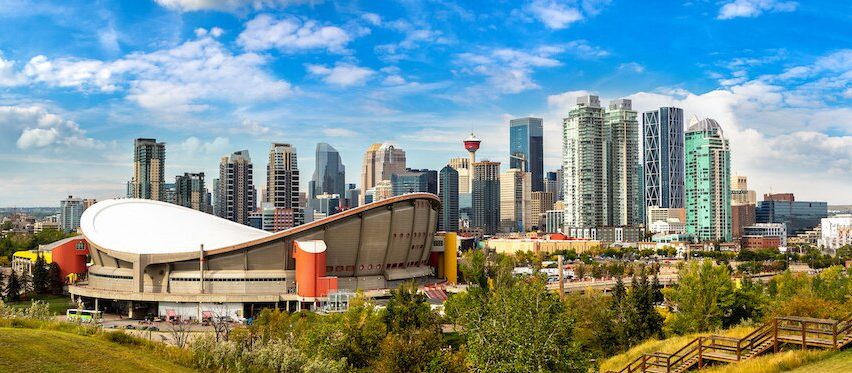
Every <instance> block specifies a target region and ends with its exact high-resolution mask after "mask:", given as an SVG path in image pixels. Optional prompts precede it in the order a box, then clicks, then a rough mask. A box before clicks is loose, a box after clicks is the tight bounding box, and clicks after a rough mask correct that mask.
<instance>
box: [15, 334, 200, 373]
mask: <svg viewBox="0 0 852 373" xmlns="http://www.w3.org/2000/svg"><path fill="white" fill-rule="evenodd" d="M192 371H193V370H191V369H189V368H186V367H183V366H181V365H177V364H174V363H172V362H170V361H167V360H163V359H162V358H161V357H158V356H156V355H154V354H152V353H151V352H149V351H146V350H145V349H142V348H133V347H129V346H122V345H118V344H115V343H110V342H108V341H105V340H103V339H99V338H94V337H84V336H79V335H76V334H70V333H63V332H59V331H51V330H38V329H15V328H0V372H16V373H19V372H192Z"/></svg>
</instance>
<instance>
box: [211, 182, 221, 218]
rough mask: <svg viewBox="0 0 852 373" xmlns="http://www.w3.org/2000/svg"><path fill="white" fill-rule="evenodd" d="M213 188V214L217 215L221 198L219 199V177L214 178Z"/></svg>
mask: <svg viewBox="0 0 852 373" xmlns="http://www.w3.org/2000/svg"><path fill="white" fill-rule="evenodd" d="M211 190H212V191H213V192H212V198H211V203H210V204H211V205H213V214H214V215H216V216H219V203H220V200H219V178H218V177H217V178H214V179H213V187H212V188H211Z"/></svg>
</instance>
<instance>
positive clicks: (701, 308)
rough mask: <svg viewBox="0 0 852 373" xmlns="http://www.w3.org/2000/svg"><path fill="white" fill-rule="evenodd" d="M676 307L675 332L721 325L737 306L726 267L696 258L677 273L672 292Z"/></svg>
mask: <svg viewBox="0 0 852 373" xmlns="http://www.w3.org/2000/svg"><path fill="white" fill-rule="evenodd" d="M670 300H671V303H672V305H673V308H674V310H675V314H674V317H673V319H672V323H671V328H672V331H674V332H675V333H678V334H685V333H695V332H706V331H711V330H715V329H718V328H720V327H722V325H723V321H724V319H725V317H727V316H729V315H730V314H731V309H732V308H733V305H734V283H733V281H732V280H731V276H730V273H729V272H728V269H727V268H726V267H725V266H719V265H714V264H713V262H712V261H710V260H703V261H698V260H693V261H689V262H687V263H686V264H685V265H683V266H682V267H681V269H680V271H679V273H678V284H677V286H676V287H675V288H674V290H673V291H672V292H671V298H670Z"/></svg>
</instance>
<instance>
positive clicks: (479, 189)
mask: <svg viewBox="0 0 852 373" xmlns="http://www.w3.org/2000/svg"><path fill="white" fill-rule="evenodd" d="M472 210H473V211H472V213H473V217H472V219H471V224H472V225H473V227H479V228H482V231H483V232H484V233H485V234H495V233H497V230H498V229H499V227H500V162H489V161H483V162H475V163H474V164H473V208H472Z"/></svg>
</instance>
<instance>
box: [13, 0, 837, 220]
mask: <svg viewBox="0 0 852 373" xmlns="http://www.w3.org/2000/svg"><path fill="white" fill-rule="evenodd" d="M586 93H593V94H597V95H600V96H601V99H602V100H610V99H615V98H621V97H627V98H631V99H633V104H634V109H637V110H639V111H642V110H648V109H652V108H654V107H658V106H662V105H677V106H680V107H683V108H684V109H685V112H686V115H687V116H690V117H691V116H692V115H697V116H699V117H712V118H714V119H716V120H718V121H719V122H720V123H721V125H722V126H723V128H724V129H725V134H726V136H727V137H729V138H730V140H731V147H732V151H733V153H732V162H733V167H734V172H735V173H738V174H744V175H747V176H749V181H750V184H751V187H752V189H756V190H757V192H758V193H759V194H760V193H766V192H770V191H773V192H794V193H796V195H797V198H799V199H803V200H804V199H816V200H827V201H829V202H830V203H836V204H841V203H852V187H850V185H852V106H850V103H852V3H849V2H836V1H808V2H804V1H801V2H795V1H783V0H782V1H775V0H735V1H729V0H723V1H687V2H682V3H678V2H675V1H624V0H622V1H619V0H611V1H609V0H586V1H555V0H529V1H468V2H449V1H360V2H359V1H351V2H348V1H343V2H331V1H298V0H289V1H288V0H262V1H261V0H258V1H236V0H156V1H96V2H78V1H56V2H46V1H39V2H30V1H25V0H0V175H1V176H0V206H33V205H39V206H51V205H57V204H58V201H59V200H60V199H61V198H63V197H64V196H66V195H68V194H73V195H79V196H82V197H94V198H99V199H102V198H109V197H115V196H120V195H122V194H123V192H124V183H125V182H126V181H127V180H128V179H129V178H130V176H131V174H132V163H131V160H132V158H131V157H132V153H131V152H132V139H133V138H136V137H155V138H157V139H158V140H161V141H165V142H166V143H167V161H166V164H167V169H166V174H167V177H168V179H170V180H171V179H173V177H174V175H177V174H179V173H183V172H188V171H192V172H197V171H204V172H205V173H207V174H208V175H211V176H208V179H212V178H213V177H214V176H213V175H215V174H216V170H217V164H218V159H219V158H220V157H221V156H224V155H226V154H228V153H229V152H231V151H235V150H240V149H249V150H250V152H251V155H252V158H253V159H254V160H255V167H256V170H257V171H256V173H255V183H256V184H263V183H264V182H265V171H264V169H265V166H266V160H265V157H266V152H267V150H268V147H269V144H270V143H271V142H273V141H275V142H290V143H293V144H295V145H296V147H297V149H298V150H299V158H300V159H299V163H300V168H301V170H302V173H303V175H304V176H303V177H302V180H303V182H304V184H306V183H307V181H308V180H309V179H310V175H311V174H312V172H313V168H314V165H313V163H314V159H313V158H314V156H313V153H314V147H315V145H316V143H317V142H320V141H324V142H328V143H330V144H332V145H333V146H334V147H336V148H337V149H338V150H340V152H341V153H342V156H343V160H344V164H345V165H346V167H347V171H348V172H347V179H348V181H349V182H358V181H359V180H360V168H361V161H362V156H363V152H364V151H365V150H366V148H367V147H368V146H369V144H371V143H374V142H385V141H389V142H393V143H396V144H398V145H399V146H401V147H403V148H404V149H405V150H406V151H407V156H408V164H409V166H411V167H415V168H440V167H441V166H443V165H444V164H445V163H446V161H447V159H448V158H450V157H455V156H463V155H464V150H463V148H462V146H461V142H460V141H461V139H463V138H464V137H466V136H467V133H469V132H470V131H474V132H476V134H477V135H478V136H479V137H480V138H482V139H483V145H482V149H481V150H480V153H479V154H480V155H479V157H480V158H489V159H492V160H497V161H502V162H506V161H507V159H508V156H507V153H508V150H507V148H508V145H507V143H508V120H509V118H512V117H518V116H526V115H533V116H540V117H543V118H544V119H545V135H546V136H545V152H546V154H545V156H546V162H545V167H546V168H547V169H554V168H556V167H558V165H559V159H560V156H561V118H563V117H564V116H566V115H567V112H568V110H569V109H570V107H571V106H573V104H574V102H575V99H576V97H577V96H579V95H582V94H586Z"/></svg>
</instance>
